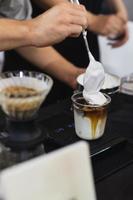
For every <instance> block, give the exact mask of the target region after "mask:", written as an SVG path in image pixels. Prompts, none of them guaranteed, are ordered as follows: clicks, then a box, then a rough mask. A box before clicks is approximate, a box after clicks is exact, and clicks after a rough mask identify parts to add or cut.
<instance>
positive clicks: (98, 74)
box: [83, 60, 107, 105]
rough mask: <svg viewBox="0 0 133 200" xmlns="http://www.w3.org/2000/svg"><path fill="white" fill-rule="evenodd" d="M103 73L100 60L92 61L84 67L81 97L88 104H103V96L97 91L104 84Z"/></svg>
mask: <svg viewBox="0 0 133 200" xmlns="http://www.w3.org/2000/svg"><path fill="white" fill-rule="evenodd" d="M104 79H105V73H104V69H103V66H102V64H101V63H100V62H96V61H92V60H91V62H90V64H89V66H88V67H87V69H86V72H85V74H84V78H83V86H84V90H83V97H84V98H85V100H86V101H87V102H89V104H96V105H103V104H104V103H106V101H107V100H106V98H105V96H104V95H103V94H102V93H101V92H99V91H100V89H101V88H102V86H103V84H104Z"/></svg>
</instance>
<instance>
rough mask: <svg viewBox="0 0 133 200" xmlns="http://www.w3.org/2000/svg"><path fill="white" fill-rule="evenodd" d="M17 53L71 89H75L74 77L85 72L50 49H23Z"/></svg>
mask: <svg viewBox="0 0 133 200" xmlns="http://www.w3.org/2000/svg"><path fill="white" fill-rule="evenodd" d="M17 51H18V52H19V53H20V54H21V55H22V56H23V57H24V58H26V59H27V60H28V61H30V62H31V63H33V64H34V65H36V66H37V67H39V68H40V69H42V70H43V71H44V72H45V73H48V74H50V75H52V76H54V77H56V78H57V79H59V80H61V81H63V82H65V83H66V84H68V85H69V86H70V87H72V88H74V87H75V82H76V77H77V76H78V75H79V74H80V73H83V72H84V71H85V70H84V69H82V68H78V67H76V66H74V65H73V64H72V63H70V62H69V61H67V60H66V59H65V58H63V57H62V56H61V55H60V54H59V53H58V52H57V51H55V50H54V49H53V48H52V47H45V48H35V47H23V48H19V49H17Z"/></svg>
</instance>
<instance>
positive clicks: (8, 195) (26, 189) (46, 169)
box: [0, 142, 96, 200]
mask: <svg viewBox="0 0 133 200" xmlns="http://www.w3.org/2000/svg"><path fill="white" fill-rule="evenodd" d="M0 181H1V189H2V193H3V197H4V200H96V196H95V188H94V181H93V175H92V168H91V161H90V159H89V149H88V144H87V143H86V142H77V143H75V144H73V145H69V146H67V147H65V148H62V149H60V150H57V151H54V152H52V153H49V154H47V155H43V156H40V157H37V158H35V159H32V160H30V161H27V162H24V163H22V164H18V165H16V166H14V167H11V168H8V169H6V170H4V171H2V172H1V174H0Z"/></svg>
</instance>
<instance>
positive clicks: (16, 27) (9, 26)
mask: <svg viewBox="0 0 133 200" xmlns="http://www.w3.org/2000/svg"><path fill="white" fill-rule="evenodd" d="M27 45H31V40H30V30H29V27H28V26H27V24H26V23H25V22H24V21H18V20H10V19H0V51H1V50H8V49H13V48H16V47H20V46H27Z"/></svg>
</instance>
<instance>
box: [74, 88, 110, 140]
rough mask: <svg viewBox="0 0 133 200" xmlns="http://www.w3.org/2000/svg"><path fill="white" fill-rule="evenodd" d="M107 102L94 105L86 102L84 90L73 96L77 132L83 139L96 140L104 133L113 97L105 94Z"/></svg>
mask: <svg viewBox="0 0 133 200" xmlns="http://www.w3.org/2000/svg"><path fill="white" fill-rule="evenodd" d="M104 96H105V98H106V102H105V103H104V104H103V105H92V104H89V102H86V100H85V99H84V97H83V95H82V92H77V93H75V94H73V96H72V98H71V99H72V102H73V109H74V122H75V131H76V134H77V135H78V136H79V137H80V138H83V139H87V140H94V139H98V138H100V137H101V136H102V135H103V134H104V129H105V124H106V119H107V111H108V106H109V104H110V101H111V98H110V97H109V96H108V95H106V94H104Z"/></svg>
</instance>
